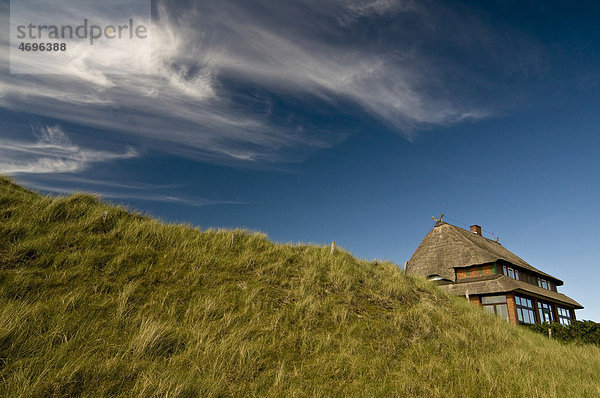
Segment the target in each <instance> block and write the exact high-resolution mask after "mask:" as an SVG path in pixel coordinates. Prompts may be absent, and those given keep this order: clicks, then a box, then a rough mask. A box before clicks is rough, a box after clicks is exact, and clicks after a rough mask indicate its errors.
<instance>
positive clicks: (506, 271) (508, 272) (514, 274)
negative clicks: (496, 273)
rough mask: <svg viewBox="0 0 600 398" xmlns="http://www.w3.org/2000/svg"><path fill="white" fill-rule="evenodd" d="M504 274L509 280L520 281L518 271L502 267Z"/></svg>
mask: <svg viewBox="0 0 600 398" xmlns="http://www.w3.org/2000/svg"><path fill="white" fill-rule="evenodd" d="M502 273H503V274H504V275H506V276H508V277H509V278H512V279H519V271H517V270H516V269H514V268H511V267H507V266H506V265H503V266H502Z"/></svg>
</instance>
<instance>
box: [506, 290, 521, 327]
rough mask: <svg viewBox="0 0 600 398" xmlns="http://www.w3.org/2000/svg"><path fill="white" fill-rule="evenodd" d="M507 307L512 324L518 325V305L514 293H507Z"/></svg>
mask: <svg viewBox="0 0 600 398" xmlns="http://www.w3.org/2000/svg"><path fill="white" fill-rule="evenodd" d="M506 305H507V306H508V319H509V320H510V323H512V324H515V325H518V324H519V319H518V318H517V305H516V303H515V294H514V293H506Z"/></svg>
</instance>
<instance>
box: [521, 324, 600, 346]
mask: <svg viewBox="0 0 600 398" xmlns="http://www.w3.org/2000/svg"><path fill="white" fill-rule="evenodd" d="M528 327H529V329H531V330H533V331H536V332H538V333H542V334H545V335H547V334H548V329H551V330H552V338H553V339H556V340H559V341H562V342H565V343H578V344H596V345H598V346H600V323H596V322H593V321H573V322H572V323H571V325H561V324H560V323H548V322H545V323H542V324H535V325H528Z"/></svg>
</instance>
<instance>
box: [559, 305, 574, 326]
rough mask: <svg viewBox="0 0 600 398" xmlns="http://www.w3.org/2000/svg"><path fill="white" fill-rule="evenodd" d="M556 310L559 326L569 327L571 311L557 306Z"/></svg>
mask: <svg viewBox="0 0 600 398" xmlns="http://www.w3.org/2000/svg"><path fill="white" fill-rule="evenodd" d="M556 309H557V310H558V321H559V322H560V324H561V325H570V324H571V310H569V309H568V308H564V307H559V306H557V307H556Z"/></svg>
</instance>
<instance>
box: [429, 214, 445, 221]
mask: <svg viewBox="0 0 600 398" xmlns="http://www.w3.org/2000/svg"><path fill="white" fill-rule="evenodd" d="M431 218H433V221H435V222H443V219H444V213H442V215H441V216H440V218H435V217H433V216H431Z"/></svg>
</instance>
